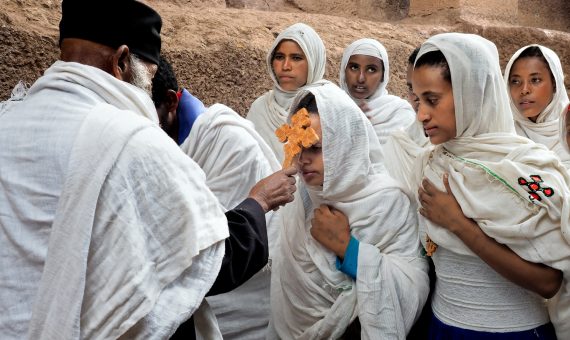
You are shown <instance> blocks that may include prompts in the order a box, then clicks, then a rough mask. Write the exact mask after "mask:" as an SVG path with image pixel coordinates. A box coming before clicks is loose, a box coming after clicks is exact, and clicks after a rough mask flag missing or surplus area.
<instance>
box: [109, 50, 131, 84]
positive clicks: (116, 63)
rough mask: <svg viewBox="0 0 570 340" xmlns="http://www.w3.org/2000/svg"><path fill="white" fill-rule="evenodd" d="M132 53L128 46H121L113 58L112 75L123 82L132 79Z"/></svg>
mask: <svg viewBox="0 0 570 340" xmlns="http://www.w3.org/2000/svg"><path fill="white" fill-rule="evenodd" d="M130 55H131V53H130V51H129V47H128V46H127V45H121V46H119V47H118V48H117V49H116V50H115V52H114V53H113V55H112V56H111V67H112V69H111V74H112V75H113V76H114V77H115V78H117V79H119V80H122V81H126V82H130V80H131V79H132V71H131V66H132V65H131V58H130Z"/></svg>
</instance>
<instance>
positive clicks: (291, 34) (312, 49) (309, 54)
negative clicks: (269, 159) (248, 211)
mask: <svg viewBox="0 0 570 340" xmlns="http://www.w3.org/2000/svg"><path fill="white" fill-rule="evenodd" d="M283 40H292V41H294V42H296V43H297V44H298V45H299V47H300V48H301V50H303V53H304V54H305V57H306V58H307V63H308V72H307V83H306V84H305V85H304V86H303V87H301V88H299V89H297V90H295V91H287V90H284V89H283V88H281V86H280V85H279V81H278V80H277V78H276V77H275V72H274V71H273V66H272V61H273V54H274V53H275V49H276V48H277V46H278V45H279V44H280V43H281V42H282V41H283ZM266 62H267V69H268V71H269V75H270V76H271V79H272V80H273V84H274V85H273V90H270V91H268V92H267V93H265V94H264V95H263V96H261V97H259V98H258V99H257V100H256V101H255V102H254V103H253V104H252V106H251V108H250V110H249V113H248V114H247V119H249V120H251V121H252V122H253V123H254V125H255V129H256V130H257V132H259V134H260V135H261V136H262V137H263V139H264V140H265V141H266V142H267V144H269V146H270V147H271V149H272V150H273V152H274V153H275V156H277V160H278V161H279V162H281V161H283V158H284V157H283V150H282V145H281V143H280V142H279V140H278V139H277V137H276V136H275V130H277V129H278V128H279V127H280V126H281V125H283V124H284V123H285V122H286V120H287V113H288V110H289V107H290V106H291V102H292V101H293V97H295V95H296V94H297V93H298V92H299V91H301V90H303V89H304V88H306V87H308V86H310V85H312V84H314V83H317V82H319V81H321V80H322V79H323V76H324V75H325V66H326V62H327V57H326V49H325V45H324V43H323V41H322V40H321V38H320V37H319V35H318V34H317V32H315V30H314V29H312V28H311V27H309V26H307V25H305V24H303V23H297V24H294V25H292V26H289V27H287V28H286V29H285V30H284V31H283V32H281V33H280V34H279V35H278V36H277V38H276V39H275V41H274V42H273V45H272V46H271V49H270V50H269V53H267V58H266Z"/></svg>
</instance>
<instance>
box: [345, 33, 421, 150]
mask: <svg viewBox="0 0 570 340" xmlns="http://www.w3.org/2000/svg"><path fill="white" fill-rule="evenodd" d="M339 75H340V87H341V88H342V89H343V90H345V91H346V93H348V94H349V95H350V97H351V98H352V99H353V100H354V101H355V102H356V103H357V104H358V106H360V108H361V109H362V111H364V113H365V114H366V116H367V117H368V119H369V120H370V122H371V123H372V125H373V126H374V131H375V132H376V135H377V136H378V140H379V141H380V144H384V143H385V142H386V138H387V137H388V135H390V133H392V132H393V131H395V130H399V129H404V128H407V127H408V126H409V125H410V124H412V123H413V122H414V119H415V112H414V109H413V108H412V106H411V105H410V104H409V103H408V102H407V101H406V100H404V99H402V98H400V97H397V96H393V95H391V94H388V90H386V86H387V85H388V80H389V79H390V63H389V61H388V52H387V51H386V48H384V46H383V45H382V44H380V43H379V42H378V41H376V40H374V39H360V40H357V41H355V42H353V43H352V44H350V45H349V46H348V47H347V48H346V49H345V50H344V54H343V56H342V61H341V63H340V73H339Z"/></svg>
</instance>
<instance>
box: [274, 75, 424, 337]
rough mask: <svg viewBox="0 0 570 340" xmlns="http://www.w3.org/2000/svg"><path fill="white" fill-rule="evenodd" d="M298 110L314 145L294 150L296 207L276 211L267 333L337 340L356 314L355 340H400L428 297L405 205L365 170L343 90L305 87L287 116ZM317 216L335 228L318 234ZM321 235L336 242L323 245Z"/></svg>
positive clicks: (367, 164) (356, 120)
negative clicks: (304, 111)
mask: <svg viewBox="0 0 570 340" xmlns="http://www.w3.org/2000/svg"><path fill="white" fill-rule="evenodd" d="M311 97H313V98H312V100H313V101H314V102H313V104H311V103H310V101H311ZM307 101H309V102H308V103H305V102H307ZM305 106H306V107H308V110H309V111H310V113H311V114H310V117H311V127H313V128H314V129H315V130H316V131H317V134H318V135H319V138H320V141H319V142H317V144H315V145H313V146H312V147H310V148H307V149H303V150H302V152H301V154H300V156H298V159H297V160H296V163H297V167H298V168H299V174H300V176H301V178H302V181H301V183H300V184H299V191H298V195H297V197H296V199H295V202H296V204H294V205H291V206H287V207H285V209H284V210H283V212H282V214H283V215H282V216H283V228H282V230H281V235H280V239H279V241H280V246H279V247H278V253H277V254H276V256H275V257H274V260H273V271H272V281H271V324H270V333H269V335H268V338H270V339H273V338H281V339H338V338H340V337H342V336H343V334H345V332H346V331H347V328H349V326H350V325H351V324H354V323H355V320H356V318H358V321H359V322H360V325H361V332H360V331H358V333H359V336H360V335H361V336H362V338H363V339H403V338H405V336H406V333H407V332H408V331H409V329H410V328H411V326H412V324H413V322H414V320H415V319H416V318H417V316H418V315H419V313H420V311H421V308H422V306H423V305H424V302H425V299H426V297H427V294H428V277H427V273H426V271H427V263H426V262H425V259H424V258H422V256H421V254H420V246H419V239H418V233H417V224H416V221H417V220H416V216H415V210H414V209H413V208H412V205H411V202H410V201H409V199H408V197H407V196H406V195H405V194H404V193H403V192H402V190H401V189H400V188H399V187H398V186H397V185H396V183H395V182H394V181H393V180H392V179H391V178H390V177H389V176H387V174H385V173H380V172H378V171H377V170H376V169H375V167H374V166H373V164H372V162H371V159H370V144H372V143H378V141H377V139H376V138H369V136H368V134H369V133H373V132H372V129H371V127H369V126H370V122H369V121H368V120H367V119H366V117H365V116H364V115H363V114H362V111H361V110H360V109H359V108H358V107H357V106H356V104H355V103H354V102H353V101H352V100H351V99H350V98H349V97H348V95H347V94H346V93H344V92H343V91H342V90H341V89H340V88H338V87H337V86H336V85H334V84H332V83H327V84H324V85H320V86H314V87H311V88H310V89H307V90H305V91H302V92H301V93H299V95H298V96H297V97H296V100H295V103H294V104H293V105H292V110H291V113H290V114H292V113H294V112H296V111H297V109H298V108H300V107H305ZM315 209H317V210H315ZM331 214H332V216H333V217H332V218H331ZM343 214H346V217H344V215H343ZM322 218H326V219H327V221H329V222H332V224H334V225H339V229H341V230H340V231H335V232H332V231H331V232H330V233H329V232H327V231H324V230H323V229H322V227H323V226H324V225H331V224H329V223H321V222H320V221H321V219H322ZM312 219H313V220H312ZM343 222H344V223H343ZM311 224H312V227H311ZM349 226H350V229H349ZM331 233H333V234H335V235H336V237H341V238H342V239H343V240H344V242H340V246H339V243H338V242H332V243H330V242H327V240H326V237H323V235H330V234H331ZM317 240H319V241H317ZM349 240H350V241H349ZM347 244H348V246H347ZM347 247H348V248H347ZM349 253H350V254H349ZM339 268H340V270H339ZM345 273H347V274H345Z"/></svg>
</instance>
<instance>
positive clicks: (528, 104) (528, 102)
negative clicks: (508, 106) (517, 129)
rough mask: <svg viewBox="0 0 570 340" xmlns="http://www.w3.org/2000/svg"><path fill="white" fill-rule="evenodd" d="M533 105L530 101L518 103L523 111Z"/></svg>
mask: <svg viewBox="0 0 570 340" xmlns="http://www.w3.org/2000/svg"><path fill="white" fill-rule="evenodd" d="M533 104H534V101H532V100H523V101H520V102H519V107H520V108H523V109H524V108H527V107H530V106H532V105H533Z"/></svg>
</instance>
